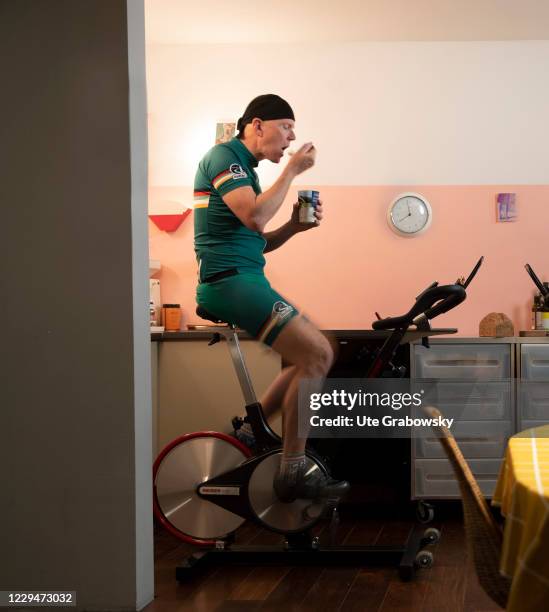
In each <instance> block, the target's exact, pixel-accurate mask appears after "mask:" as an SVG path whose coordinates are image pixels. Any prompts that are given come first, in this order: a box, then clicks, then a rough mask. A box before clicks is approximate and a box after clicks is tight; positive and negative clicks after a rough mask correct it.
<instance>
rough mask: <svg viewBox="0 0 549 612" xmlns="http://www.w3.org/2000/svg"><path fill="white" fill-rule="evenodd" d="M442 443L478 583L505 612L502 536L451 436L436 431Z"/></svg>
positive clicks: (435, 414)
mask: <svg viewBox="0 0 549 612" xmlns="http://www.w3.org/2000/svg"><path fill="white" fill-rule="evenodd" d="M425 411H426V412H427V413H428V414H429V416H431V417H433V418H436V417H441V416H442V415H441V413H440V412H439V410H437V409H436V408H433V407H428V408H425ZM434 429H436V430H437V431H438V434H439V440H440V443H441V444H442V447H443V448H444V451H445V452H446V455H447V456H448V459H449V460H450V463H451V464H452V467H453V469H454V473H455V475H456V478H457V481H458V483H459V488H460V490H461V501H462V504H463V518H464V522H465V534H466V538H467V544H468V547H469V552H470V554H471V555H472V557H473V562H474V564H475V569H476V572H477V576H478V580H479V583H480V585H481V586H482V588H483V589H484V591H485V592H486V593H487V595H488V596H489V597H490V598H491V599H492V600H493V601H495V602H496V603H497V604H498V605H500V606H501V607H502V608H505V607H506V605H507V599H508V596H509V589H510V586H511V581H510V580H509V579H508V578H505V577H504V576H502V575H501V574H500V572H499V561H500V556H501V547H502V543H503V532H502V530H501V528H500V526H499V525H498V524H497V523H496V522H495V520H494V517H493V516H492V514H491V513H490V509H489V507H488V504H487V503H486V500H485V499H484V495H483V494H482V492H481V490H480V488H479V486H478V483H477V481H476V479H475V477H474V476H473V473H472V472H471V469H470V468H469V465H468V464H467V462H466V461H465V458H464V457H463V454H462V452H461V450H460V448H459V446H458V445H457V442H456V440H455V438H454V436H453V434H452V432H451V431H450V430H449V429H448V428H447V427H443V426H440V427H435V428H434Z"/></svg>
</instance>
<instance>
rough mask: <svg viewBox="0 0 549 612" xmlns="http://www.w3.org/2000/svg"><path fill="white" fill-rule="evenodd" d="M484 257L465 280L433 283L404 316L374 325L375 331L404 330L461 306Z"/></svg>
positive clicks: (374, 323)
mask: <svg viewBox="0 0 549 612" xmlns="http://www.w3.org/2000/svg"><path fill="white" fill-rule="evenodd" d="M483 260H484V257H481V258H480V259H479V260H478V261H477V263H476V265H475V267H474V268H473V270H472V272H471V274H469V276H468V277H467V280H465V279H464V278H459V279H458V280H457V281H456V282H455V283H454V284H453V285H442V286H439V284H438V283H436V282H435V283H432V284H431V285H429V287H427V289H425V291H423V292H422V293H421V294H420V295H418V297H417V298H416V302H415V304H414V305H413V306H412V308H411V309H410V310H409V311H408V312H407V313H406V314H404V315H402V316H400V317H388V318H386V319H380V320H378V321H374V322H373V323H372V328H373V329H377V330H380V329H398V328H400V329H402V328H407V327H409V326H410V325H412V324H413V323H416V322H417V321H418V320H419V319H420V318H423V319H426V320H429V319H434V318H435V317H438V315H441V314H443V313H445V312H448V311H449V310H451V309H452V308H455V307H456V306H457V305H458V304H461V302H463V301H464V300H465V298H466V297H467V293H466V288H467V286H468V285H469V283H470V282H471V281H472V280H473V278H474V277H475V275H476V273H477V272H478V269H479V268H480V266H481V264H482V262H483Z"/></svg>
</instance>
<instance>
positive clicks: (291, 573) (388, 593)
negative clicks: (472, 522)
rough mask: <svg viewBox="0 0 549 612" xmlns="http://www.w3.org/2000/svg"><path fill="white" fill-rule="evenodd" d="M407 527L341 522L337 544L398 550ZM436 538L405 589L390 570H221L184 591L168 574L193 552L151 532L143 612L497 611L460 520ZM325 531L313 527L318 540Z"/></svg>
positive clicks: (446, 524) (251, 532)
mask: <svg viewBox="0 0 549 612" xmlns="http://www.w3.org/2000/svg"><path fill="white" fill-rule="evenodd" d="M410 526H411V522H410V523H407V522H402V521H400V522H397V521H391V522H385V523H384V522H381V521H379V520H373V519H372V520H367V521H357V520H355V519H347V520H345V519H343V520H342V522H341V525H340V528H339V531H338V540H339V541H340V542H342V543H346V544H357V545H358V544H362V545H368V544H374V543H375V544H400V543H402V541H403V539H404V538H405V536H406V534H407V533H408V530H409V528H410ZM433 526H435V527H437V528H438V529H440V531H441V534H442V535H441V539H440V541H439V543H437V544H436V545H434V546H432V547H430V548H431V550H432V551H433V553H434V556H435V562H434V565H433V567H432V568H430V569H426V570H421V571H419V572H418V573H417V574H416V577H415V578H414V580H413V581H412V582H401V581H400V580H399V578H398V575H397V572H396V570H395V569H393V568H358V567H352V568H349V567H335V568H319V567H301V568H299V567H255V568H254V567H244V566H236V567H221V568H212V569H209V570H205V571H204V573H203V574H202V575H201V576H199V577H196V578H195V579H193V580H192V581H190V582H189V583H185V584H178V583H177V582H176V580H175V567H176V565H177V564H178V562H179V561H181V559H183V558H184V557H185V556H187V555H188V554H189V553H190V552H192V551H193V549H192V547H190V546H188V545H186V544H184V543H181V542H179V541H178V540H177V539H176V538H174V537H173V536H171V535H170V534H169V533H167V532H165V531H163V530H162V529H161V528H159V527H157V528H155V557H156V568H155V574H156V597H155V600H154V602H152V603H151V604H150V605H149V606H147V607H146V608H145V610H146V612H160V611H178V610H193V611H196V612H199V611H213V610H216V611H217V610H219V611H233V610H234V611H237V610H239V611H240V610H262V611H265V610H271V611H283V612H290V611H297V610H300V611H301V610H314V611H315V612H320V611H321V612H328V611H331V610H341V611H344V612H347V611H350V610H357V611H358V610H360V611H368V610H379V611H383V612H395V611H398V610H414V611H418V612H419V611H426V612H427V611H429V612H436V611H439V610H440V611H441V612H442V611H443V612H459V611H467V612H480V611H490V610H499V609H500V608H499V607H498V606H497V605H496V604H494V603H492V601H491V600H490V599H489V598H488V597H487V596H486V595H485V594H484V592H483V591H482V589H481V588H480V586H479V584H478V582H477V579H476V576H475V573H474V569H473V566H472V564H471V560H470V559H469V555H468V554H467V550H466V545H465V539H464V531H463V524H462V521H461V518H460V517H450V518H445V519H443V521H442V522H438V523H436V522H435V523H433ZM323 531H324V532H326V531H327V529H324V530H323V528H322V527H320V528H319V532H320V537H321V538H323V537H325V533H323ZM277 541H280V538H279V536H277V535H276V534H272V533H269V532H266V531H262V530H260V529H259V528H257V527H255V526H253V525H244V526H243V527H242V528H241V529H240V530H239V532H238V534H237V543H240V544H249V543H254V544H271V543H275V542H277Z"/></svg>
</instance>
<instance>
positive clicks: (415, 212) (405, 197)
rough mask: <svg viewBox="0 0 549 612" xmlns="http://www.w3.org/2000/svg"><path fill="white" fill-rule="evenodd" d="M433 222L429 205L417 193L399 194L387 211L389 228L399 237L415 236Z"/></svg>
mask: <svg viewBox="0 0 549 612" xmlns="http://www.w3.org/2000/svg"><path fill="white" fill-rule="evenodd" d="M432 220H433V211H432V209H431V205H430V204H429V202H427V200H426V199H425V198H424V197H423V196H422V195H420V194H419V193H401V194H400V195H398V196H397V197H396V198H395V199H394V200H393V201H392V202H391V204H390V206H389V210H388V211H387V221H388V223H389V227H390V228H391V229H392V230H393V231H394V232H396V233H397V234H398V235H399V236H417V235H418V234H421V233H423V232H424V231H425V230H426V229H427V228H428V227H429V226H430V225H431V221H432Z"/></svg>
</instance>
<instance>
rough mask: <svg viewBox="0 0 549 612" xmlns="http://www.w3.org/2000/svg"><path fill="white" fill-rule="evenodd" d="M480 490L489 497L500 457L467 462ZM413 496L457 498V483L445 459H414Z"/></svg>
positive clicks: (494, 485) (497, 472) (494, 482)
mask: <svg viewBox="0 0 549 612" xmlns="http://www.w3.org/2000/svg"><path fill="white" fill-rule="evenodd" d="M467 463H468V464H469V467H470V468H471V471H472V472H473V474H474V476H475V478H476V479H477V482H478V484H479V487H480V490H481V491H482V493H483V494H484V495H485V496H486V497H491V496H492V495H493V493H494V489H495V487H496V482H497V479H498V475H499V469H500V465H501V459H472V460H470V461H468V462H467ZM413 469H414V482H413V484H414V487H413V497H415V498H419V497H421V498H433V499H434V498H459V497H461V495H460V492H459V485H458V483H457V481H456V479H455V477H454V472H453V470H452V466H451V465H450V463H449V462H448V460H446V459H416V460H415V462H414V467H413Z"/></svg>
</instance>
